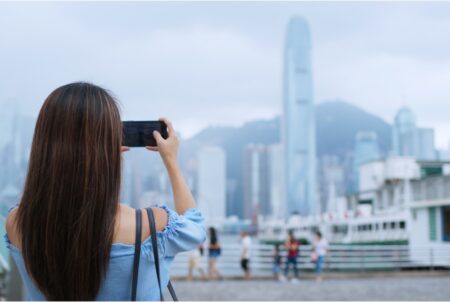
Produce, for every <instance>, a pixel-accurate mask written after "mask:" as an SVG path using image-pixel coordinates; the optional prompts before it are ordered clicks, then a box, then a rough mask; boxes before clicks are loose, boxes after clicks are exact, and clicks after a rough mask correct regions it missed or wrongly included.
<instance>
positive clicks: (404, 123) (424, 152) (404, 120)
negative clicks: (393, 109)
mask: <svg viewBox="0 0 450 302" xmlns="http://www.w3.org/2000/svg"><path fill="white" fill-rule="evenodd" d="M392 139H393V141H392V147H393V153H394V154H395V155H400V156H413V157H415V158H417V159H420V160H434V159H436V148H435V145H434V129H430V128H418V127H417V125H416V117H415V115H414V113H413V112H412V111H411V110H410V109H409V108H401V109H400V110H399V111H398V113H397V115H396V116H395V121H394V128H393V135H392Z"/></svg>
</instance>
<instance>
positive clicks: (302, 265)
mask: <svg viewBox="0 0 450 302" xmlns="http://www.w3.org/2000/svg"><path fill="white" fill-rule="evenodd" d="M272 249H273V246H271V245H266V244H254V245H253V246H252V255H251V259H250V267H251V271H252V274H253V275H255V276H271V275H272V267H273V257H272ZM311 252H312V249H311V246H306V245H304V246H301V248H300V255H299V257H298V268H299V269H300V271H308V272H311V271H313V270H314V266H315V264H314V263H313V262H312V261H311ZM281 255H282V256H283V264H282V269H284V257H285V255H286V253H285V252H284V251H283V252H281ZM188 257H189V253H181V254H179V255H178V256H177V257H176V259H175V260H174V263H173V265H172V270H171V273H172V276H176V277H181V276H185V275H186V274H187V269H188ZM239 260H240V246H239V245H238V244H228V245H226V246H223V247H222V254H221V256H220V257H219V258H218V262H217V265H218V269H219V271H220V272H221V273H222V274H223V275H224V276H241V275H242V271H241V268H240V263H239ZM207 261H208V260H207V256H206V255H204V256H203V257H202V259H201V263H202V267H203V269H205V270H206V269H207ZM433 267H446V268H450V246H441V247H414V248H412V247H410V246H408V245H332V246H330V249H329V254H328V255H327V257H326V259H325V263H324V270H325V271H347V272H352V271H375V270H400V269H406V268H433Z"/></svg>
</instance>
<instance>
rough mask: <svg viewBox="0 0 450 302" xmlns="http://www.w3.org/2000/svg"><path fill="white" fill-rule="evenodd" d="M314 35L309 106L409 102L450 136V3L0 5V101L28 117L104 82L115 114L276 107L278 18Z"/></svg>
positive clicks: (217, 115)
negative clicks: (296, 18)
mask: <svg viewBox="0 0 450 302" xmlns="http://www.w3.org/2000/svg"><path fill="white" fill-rule="evenodd" d="M293 15H302V16H304V17H305V18H306V19H307V20H308V21H309V24H310V28H311V32H312V43H313V68H314V75H313V76H314V94H315V102H316V103H320V102H324V101H326V100H331V99H343V100H346V101H348V102H350V103H353V104H355V105H357V106H359V107H361V108H363V109H365V110H367V111H369V112H372V113H375V114H377V115H379V116H381V117H382V118H383V119H385V120H386V121H388V122H392V120H393V117H394V115H395V113H396V111H397V110H398V109H399V108H400V107H401V106H405V105H406V106H409V107H410V108H411V109H412V110H413V111H414V112H415V113H416V115H417V119H418V124H419V126H426V127H434V128H435V130H436V134H437V143H438V146H439V147H447V145H448V142H449V140H450V3H406V2H397V3H392V2H391V3H367V2H364V3H345V2H343V3H336V2H333V3H326V2H317V3H308V2H296V3H292V2H289V3H279V2H261V3H257V2H248V3H239V2H229V3H208V2H196V3H193V2H190V3H189V2H180V3H176V2H171V3H164V2H156V3H149V2H136V3H120V2H113V3H107V2H101V3H64V2H61V3H7V2H0V102H11V101H13V102H18V103H19V104H20V107H21V110H22V111H23V112H25V113H26V114H32V115H36V114H37V112H38V110H39V108H40V106H41V105H42V102H43V100H44V99H45V97H46V96H47V95H48V94H49V93H50V92H51V91H52V90H53V89H54V88H56V87H57V86H59V85H62V84H65V83H68V82H72V81H78V80H84V81H91V82H93V83H96V84H100V85H103V86H104V87H106V88H108V89H110V90H112V91H113V92H114V93H115V95H116V96H117V98H118V99H119V100H120V102H121V104H122V112H123V115H124V119H154V118H157V117H159V116H161V115H163V116H168V117H170V118H171V119H172V120H173V121H174V123H175V125H176V126H177V128H178V130H179V131H180V132H181V133H182V134H183V135H184V136H185V137H186V136H190V135H192V134H194V133H195V132H197V131H199V130H200V129H202V128H203V127H205V126H207V125H239V124H242V123H243V122H245V121H249V120H252V119H256V118H266V117H273V116H275V115H278V114H279V113H280V110H281V101H282V91H281V84H282V59H283V58H282V52H283V42H284V33H285V30H286V24H287V22H288V20H289V18H290V17H291V16H293Z"/></svg>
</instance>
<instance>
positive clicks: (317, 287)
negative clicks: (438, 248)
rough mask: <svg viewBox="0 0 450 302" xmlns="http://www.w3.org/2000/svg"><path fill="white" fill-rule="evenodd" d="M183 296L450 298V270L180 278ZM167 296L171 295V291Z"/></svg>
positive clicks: (287, 298)
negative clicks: (318, 277) (320, 277)
mask: <svg viewBox="0 0 450 302" xmlns="http://www.w3.org/2000/svg"><path fill="white" fill-rule="evenodd" d="M174 287H175V289H176V291H177V294H178V297H179V299H181V300H192V301H198V300H216V301H217V300H223V301H226V300H228V301H229V300H271V301H280V300H357V301H370V300H379V301H380V300H381V301H382V300H384V301H386V300H422V301H424V300H447V301H448V300H450V274H448V275H442V276H406V277H404V276H401V277H399V276H388V277H386V276H377V277H374V278H352V279H328V280H324V281H323V282H316V281H314V280H311V279H308V280H300V281H299V282H298V283H296V284H294V283H289V282H287V283H279V282H274V281H270V280H255V281H248V282H245V281H239V280H226V281H207V282H202V281H194V282H185V281H176V282H174ZM166 297H167V298H168V296H167V294H166Z"/></svg>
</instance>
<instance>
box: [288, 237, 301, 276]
mask: <svg viewBox="0 0 450 302" xmlns="http://www.w3.org/2000/svg"><path fill="white" fill-rule="evenodd" d="M284 245H285V248H286V251H287V258H286V267H285V269H284V276H285V277H286V278H288V275H289V267H290V266H292V268H293V270H294V278H292V280H291V281H293V282H296V281H297V280H298V268H297V257H298V255H299V247H300V244H299V242H298V241H297V240H296V239H295V237H294V233H293V232H292V230H290V231H289V233H288V238H287V240H286V242H285V243H284Z"/></svg>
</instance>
